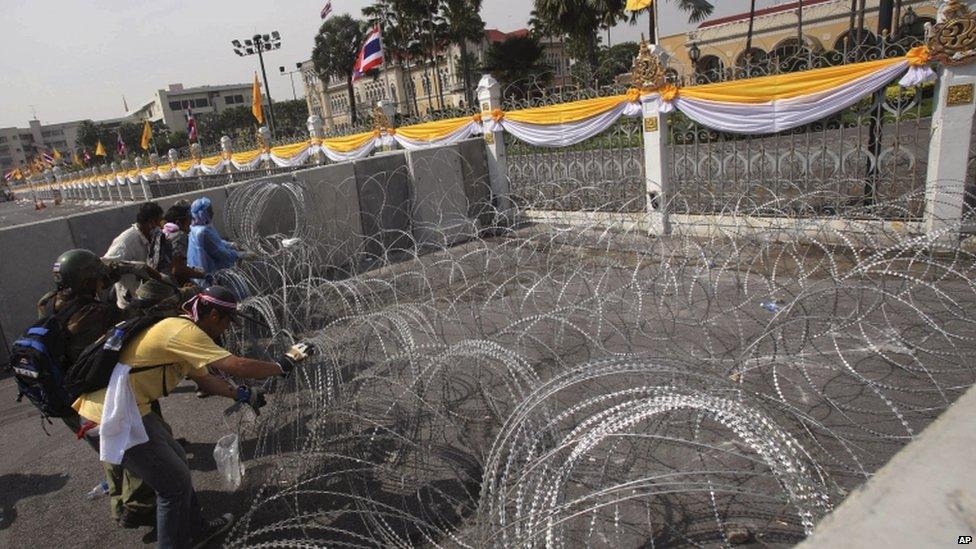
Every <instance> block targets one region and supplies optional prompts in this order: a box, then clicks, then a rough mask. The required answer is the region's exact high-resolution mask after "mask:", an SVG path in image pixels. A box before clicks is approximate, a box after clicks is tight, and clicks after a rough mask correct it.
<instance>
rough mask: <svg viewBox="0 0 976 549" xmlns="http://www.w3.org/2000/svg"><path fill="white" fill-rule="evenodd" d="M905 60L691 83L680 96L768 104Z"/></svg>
mask: <svg viewBox="0 0 976 549" xmlns="http://www.w3.org/2000/svg"><path fill="white" fill-rule="evenodd" d="M904 62H905V58H904V57H893V58H891V59H880V60H878V61H868V62H866V63H853V64H850V65H840V66H837V67H826V68H823V69H813V70H809V71H803V72H794V73H788V74H776V75H773V76H761V77H759V78H746V79H743V80H733V81H730V82H719V83H716V84H703V85H701V86H689V87H687V88H681V89H680V90H679V92H678V96H679V97H684V98H689V99H705V100H708V101H718V102H722V103H767V102H769V101H775V100H777V99H790V98H793V97H801V96H804V95H811V94H814V93H817V92H822V91H827V90H833V89H836V88H839V87H841V86H843V85H845V84H848V83H850V82H853V81H854V80H857V79H859V78H863V77H866V76H869V75H871V74H872V73H874V72H877V71H879V70H881V69H883V68H885V67H888V66H890V65H894V64H895V63H904Z"/></svg>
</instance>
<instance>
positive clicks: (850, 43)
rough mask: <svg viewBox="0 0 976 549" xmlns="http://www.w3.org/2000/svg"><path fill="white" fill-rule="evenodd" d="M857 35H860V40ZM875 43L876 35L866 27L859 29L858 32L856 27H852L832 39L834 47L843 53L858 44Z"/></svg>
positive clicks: (871, 44) (870, 44)
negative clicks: (835, 38)
mask: <svg viewBox="0 0 976 549" xmlns="http://www.w3.org/2000/svg"><path fill="white" fill-rule="evenodd" d="M858 36H860V42H859V41H858ZM877 43H878V39H877V37H876V36H875V35H874V33H873V32H871V31H869V30H868V29H861V31H860V33H859V32H858V30H857V29H853V30H850V31H847V32H844V33H843V34H841V35H840V36H838V37H837V40H835V41H834V49H835V50H836V51H839V52H842V53H843V52H845V51H850V50H852V49H855V48H856V47H857V45H858V44H860V45H861V46H873V45H875V44H877Z"/></svg>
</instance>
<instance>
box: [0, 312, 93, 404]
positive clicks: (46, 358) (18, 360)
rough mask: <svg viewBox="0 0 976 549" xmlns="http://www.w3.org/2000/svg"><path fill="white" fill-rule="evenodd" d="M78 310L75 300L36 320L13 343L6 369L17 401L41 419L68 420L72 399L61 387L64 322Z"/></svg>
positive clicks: (66, 327)
mask: <svg viewBox="0 0 976 549" xmlns="http://www.w3.org/2000/svg"><path fill="white" fill-rule="evenodd" d="M80 308H81V304H80V303H79V302H77V301H75V302H73V303H71V304H69V305H68V306H67V307H65V308H64V309H62V310H60V311H58V312H57V313H55V314H53V315H50V316H46V317H44V318H42V319H41V320H38V321H37V323H35V324H34V325H33V326H31V327H30V328H28V329H27V331H26V332H25V333H24V335H23V336H22V337H21V338H20V339H18V340H16V341H14V344H13V347H12V348H11V350H10V369H11V371H12V372H13V375H14V379H15V380H16V381H17V391H18V394H17V402H20V401H21V400H22V399H23V398H24V397H25V396H26V397H27V400H29V401H30V402H31V404H33V405H34V406H35V407H36V408H37V409H38V410H40V411H41V415H42V416H43V417H45V418H48V417H69V416H71V415H74V413H75V411H74V410H73V409H72V408H71V403H72V402H73V399H72V398H71V396H70V395H69V394H68V391H66V390H65V387H64V376H65V370H66V364H65V361H66V358H65V354H66V352H67V349H68V337H69V335H68V320H69V319H70V318H71V315H73V314H75V312H76V311H78V310H79V309H80Z"/></svg>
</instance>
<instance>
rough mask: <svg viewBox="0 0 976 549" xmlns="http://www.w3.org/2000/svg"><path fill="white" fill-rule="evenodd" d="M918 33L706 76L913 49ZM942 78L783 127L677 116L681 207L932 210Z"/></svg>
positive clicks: (894, 213) (674, 134) (891, 214)
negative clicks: (744, 130) (717, 124)
mask: <svg viewBox="0 0 976 549" xmlns="http://www.w3.org/2000/svg"><path fill="white" fill-rule="evenodd" d="M915 43H917V40H915V39H914V38H911V37H907V38H906V39H905V40H902V41H900V42H887V41H881V42H880V43H879V44H878V45H865V46H862V47H861V48H857V49H855V50H853V51H849V52H820V53H816V52H812V51H809V50H806V49H803V50H799V51H797V52H794V54H793V55H792V56H790V57H789V58H764V59H761V60H760V61H759V62H758V63H755V64H752V65H750V66H747V67H737V68H735V69H732V70H728V71H720V72H713V73H709V74H696V75H695V76H694V79H695V80H696V81H707V82H711V81H720V80H730V79H736V78H742V77H756V76H763V75H767V74H776V73H778V72H788V71H793V70H805V69H811V68H818V67H822V66H829V65H835V64H840V63H844V62H857V61H866V60H871V59H878V58H882V57H892V56H897V55H903V54H904V53H905V51H907V49H908V48H909V47H911V46H912V45H914V44H915ZM933 89H934V88H933V87H932V86H931V85H929V86H928V87H922V88H909V89H902V88H900V87H898V85H897V84H892V85H891V86H888V87H887V88H885V89H883V90H881V91H880V92H878V93H876V94H874V95H872V96H869V97H865V98H863V99H862V100H861V101H860V102H858V103H857V104H855V105H853V106H851V107H849V108H848V109H845V110H844V111H842V112H840V113H837V114H835V115H832V116H830V117H827V118H824V119H822V120H819V121H817V122H815V123H812V124H809V125H806V126H802V127H799V128H795V129H793V130H791V131H788V132H783V133H779V134H774V135H763V136H752V135H739V134H730V133H723V132H716V131H712V130H709V129H708V128H705V127H703V126H701V125H699V124H697V123H695V122H693V121H691V120H690V119H688V118H687V117H685V116H683V115H681V114H680V113H674V114H672V115H671V116H669V122H668V130H669V145H670V146H669V148H668V150H669V152H668V158H667V160H668V163H669V169H670V170H671V176H672V189H673V194H672V197H673V200H672V203H671V206H672V208H673V211H675V212H677V213H718V212H724V211H732V210H736V211H749V212H750V213H753V214H758V215H764V214H765V215H783V214H786V215H825V214H826V215H829V214H835V213H844V214H847V215H855V216H856V215H858V212H863V213H867V212H868V211H870V214H871V215H872V216H878V215H880V216H884V217H887V218H893V219H912V218H918V217H920V216H921V215H922V213H923V210H924V197H923V196H922V195H923V192H922V191H923V189H924V187H925V173H926V162H927V158H928V136H929V126H930V116H931V112H932V92H933Z"/></svg>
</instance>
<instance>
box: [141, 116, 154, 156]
mask: <svg viewBox="0 0 976 549" xmlns="http://www.w3.org/2000/svg"><path fill="white" fill-rule="evenodd" d="M151 139H152V126H150V125H149V121H148V120H146V121H145V122H143V124H142V142H140V143H139V146H140V147H142V150H144V151H148V150H149V141H150V140H151Z"/></svg>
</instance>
